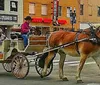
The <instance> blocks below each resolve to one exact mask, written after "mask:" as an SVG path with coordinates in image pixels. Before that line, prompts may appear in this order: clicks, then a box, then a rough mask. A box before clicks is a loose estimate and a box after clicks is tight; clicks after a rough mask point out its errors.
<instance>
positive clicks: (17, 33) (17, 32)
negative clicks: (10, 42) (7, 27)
mask: <svg viewBox="0 0 100 85" xmlns="http://www.w3.org/2000/svg"><path fill="white" fill-rule="evenodd" d="M11 32H12V34H11V39H16V38H18V40H23V38H22V36H21V34H20V33H21V29H20V28H12V29H11Z"/></svg>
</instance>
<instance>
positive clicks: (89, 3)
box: [80, 0, 100, 28]
mask: <svg viewBox="0 0 100 85" xmlns="http://www.w3.org/2000/svg"><path fill="white" fill-rule="evenodd" d="M88 23H92V24H94V25H100V0H80V28H86V27H89V25H88Z"/></svg>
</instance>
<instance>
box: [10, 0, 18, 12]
mask: <svg viewBox="0 0 100 85" xmlns="http://www.w3.org/2000/svg"><path fill="white" fill-rule="evenodd" d="M10 11H16V12H17V11H18V2H17V1H10Z"/></svg>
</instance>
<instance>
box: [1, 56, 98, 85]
mask: <svg viewBox="0 0 100 85" xmlns="http://www.w3.org/2000/svg"><path fill="white" fill-rule="evenodd" d="M58 60H59V57H58V58H56V59H55V62H54V68H53V71H52V73H51V74H50V75H49V76H48V77H45V78H40V76H39V75H38V74H37V72H36V70H35V68H34V67H33V65H31V67H30V72H29V74H28V75H27V77H26V78H25V79H17V78H15V77H14V76H13V75H12V73H7V72H6V71H5V70H4V69H3V67H2V64H0V85H100V70H99V68H98V67H97V66H96V64H95V62H94V61H93V60H92V59H91V58H90V59H88V60H87V61H86V64H85V66H84V68H83V71H82V74H81V77H82V80H83V82H84V83H81V84H77V83H76V79H75V75H76V70H77V66H78V63H79V58H73V57H69V56H67V59H66V62H65V66H64V73H65V75H66V76H67V77H68V79H69V81H62V80H60V79H59V75H58Z"/></svg>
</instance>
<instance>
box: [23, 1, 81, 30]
mask: <svg viewBox="0 0 100 85" xmlns="http://www.w3.org/2000/svg"><path fill="white" fill-rule="evenodd" d="M52 1H53V0H24V11H23V12H24V13H23V16H24V18H25V17H26V16H27V15H29V2H33V3H35V14H34V15H30V16H31V17H41V18H52V14H51V13H52V9H51V7H52V3H51V2H52ZM41 4H47V9H48V12H47V15H46V16H42V15H41ZM59 6H62V16H60V17H58V19H65V20H67V22H68V23H67V24H65V25H61V27H66V28H71V27H72V26H71V23H70V18H67V14H66V13H67V12H66V10H67V9H66V8H67V7H72V8H73V9H74V7H75V8H76V18H77V23H76V24H75V26H74V27H75V29H78V28H79V24H80V22H79V21H80V20H79V19H80V17H79V16H80V15H79V3H78V0H59ZM31 25H33V26H36V25H37V26H50V27H52V23H51V24H44V23H31Z"/></svg>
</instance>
